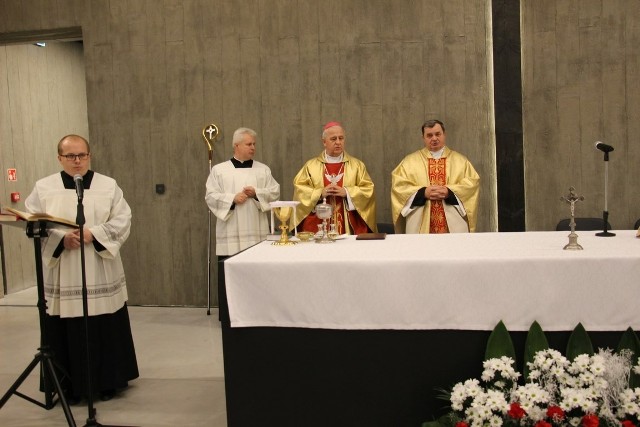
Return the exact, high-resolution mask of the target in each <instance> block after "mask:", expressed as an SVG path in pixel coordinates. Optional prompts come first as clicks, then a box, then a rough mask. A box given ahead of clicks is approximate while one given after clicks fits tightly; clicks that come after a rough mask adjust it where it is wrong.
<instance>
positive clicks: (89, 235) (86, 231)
mask: <svg viewBox="0 0 640 427" xmlns="http://www.w3.org/2000/svg"><path fill="white" fill-rule="evenodd" d="M82 237H84V243H85V244H86V243H91V242H93V233H92V232H91V230H89V228H88V227H84V230H83V233H82ZM78 238H80V232H79V231H78Z"/></svg>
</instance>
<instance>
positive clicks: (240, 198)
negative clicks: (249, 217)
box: [233, 191, 249, 205]
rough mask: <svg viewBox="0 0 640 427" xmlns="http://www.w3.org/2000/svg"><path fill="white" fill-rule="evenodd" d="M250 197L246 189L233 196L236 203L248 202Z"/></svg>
mask: <svg viewBox="0 0 640 427" xmlns="http://www.w3.org/2000/svg"><path fill="white" fill-rule="evenodd" d="M248 198H249V196H247V195H246V194H245V193H244V191H241V192H239V193H238V194H236V196H235V197H234V198H233V203H235V204H236V205H241V204H243V203H244V202H246V201H247V199H248Z"/></svg>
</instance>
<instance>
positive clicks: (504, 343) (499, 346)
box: [484, 320, 516, 362]
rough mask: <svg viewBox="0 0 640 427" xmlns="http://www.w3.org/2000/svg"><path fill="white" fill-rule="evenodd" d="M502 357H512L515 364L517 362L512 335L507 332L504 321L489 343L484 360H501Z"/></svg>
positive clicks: (490, 336)
mask: <svg viewBox="0 0 640 427" xmlns="http://www.w3.org/2000/svg"><path fill="white" fill-rule="evenodd" d="M502 356H508V357H511V358H512V359H513V360H514V362H515V360H516V350H515V348H514V346H513V341H511V335H509V331H507V327H506V326H505V325H504V323H503V322H502V320H501V321H500V322H498V324H497V325H496V327H495V328H493V331H492V332H491V335H489V340H488V341H487V349H486V350H485V353H484V360H489V359H493V358H500V357H502Z"/></svg>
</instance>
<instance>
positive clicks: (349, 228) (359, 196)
mask: <svg viewBox="0 0 640 427" xmlns="http://www.w3.org/2000/svg"><path fill="white" fill-rule="evenodd" d="M332 183H333V184H336V185H339V186H340V187H344V188H346V189H347V191H348V193H349V197H350V198H351V202H352V203H353V206H354V207H355V209H354V210H349V209H348V202H347V198H346V197H338V196H329V197H327V203H328V204H330V205H331V206H332V207H333V217H332V218H331V223H332V224H336V228H337V230H338V233H339V234H361V233H367V232H371V231H376V230H377V227H376V214H375V212H376V200H375V194H374V192H373V187H374V186H373V181H371V177H369V174H368V172H367V168H366V167H365V165H364V163H363V162H362V161H360V160H358V159H356V158H355V157H352V156H349V155H348V154H347V153H344V157H343V159H342V162H341V163H327V162H326V160H325V157H324V152H322V153H320V155H319V156H318V157H314V158H313V159H311V160H309V161H307V163H305V165H304V166H303V167H302V169H300V171H299V172H298V174H297V175H296V177H295V178H294V179H293V200H296V201H299V202H300V204H299V205H298V206H297V207H296V218H297V220H298V223H297V224H294V226H295V227H297V228H298V230H299V231H311V232H313V233H315V232H317V231H318V224H321V223H322V220H320V219H319V218H318V217H317V216H316V214H315V207H316V205H317V204H318V203H322V189H323V188H324V187H326V186H327V185H329V184H332Z"/></svg>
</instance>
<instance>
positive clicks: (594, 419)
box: [582, 414, 600, 427]
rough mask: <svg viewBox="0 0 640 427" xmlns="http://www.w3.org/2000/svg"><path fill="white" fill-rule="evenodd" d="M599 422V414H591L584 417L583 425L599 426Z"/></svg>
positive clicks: (583, 426)
mask: <svg viewBox="0 0 640 427" xmlns="http://www.w3.org/2000/svg"><path fill="white" fill-rule="evenodd" d="M599 424H600V420H599V419H598V416H597V415H593V414H589V415H585V416H584V417H582V427H598V425H599Z"/></svg>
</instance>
